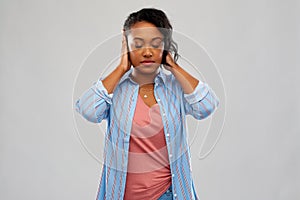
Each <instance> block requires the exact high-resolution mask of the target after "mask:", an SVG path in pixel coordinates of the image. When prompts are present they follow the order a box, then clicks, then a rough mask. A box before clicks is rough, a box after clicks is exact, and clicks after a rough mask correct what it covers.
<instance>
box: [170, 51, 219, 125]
mask: <svg viewBox="0 0 300 200" xmlns="http://www.w3.org/2000/svg"><path fill="white" fill-rule="evenodd" d="M166 62H167V64H168V65H166V66H164V67H165V68H166V69H167V70H169V71H171V72H172V74H173V75H174V76H175V78H176V80H177V81H178V82H179V84H180V86H181V88H182V90H183V94H182V95H183V100H184V108H185V112H186V114H190V115H192V116H193V117H194V118H196V119H204V118H206V117H208V116H209V115H211V114H212V113H213V111H214V110H215V109H216V108H217V107H218V105H219V99H218V97H217V96H216V94H215V93H214V91H213V90H212V89H211V88H210V87H209V86H208V85H207V84H206V83H203V82H202V81H199V80H198V79H196V78H195V77H193V76H192V75H191V74H189V73H188V72H187V71H185V70H184V69H183V68H182V67H180V66H179V65H178V64H177V63H175V62H174V60H173V59H172V57H171V54H170V53H169V54H168V56H167V58H166Z"/></svg>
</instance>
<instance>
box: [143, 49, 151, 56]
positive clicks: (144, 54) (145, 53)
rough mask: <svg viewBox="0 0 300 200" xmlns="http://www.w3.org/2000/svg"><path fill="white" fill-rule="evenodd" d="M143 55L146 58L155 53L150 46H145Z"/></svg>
mask: <svg viewBox="0 0 300 200" xmlns="http://www.w3.org/2000/svg"><path fill="white" fill-rule="evenodd" d="M143 56H144V57H146V58H149V57H152V56H153V53H152V51H151V48H148V47H146V48H144V50H143Z"/></svg>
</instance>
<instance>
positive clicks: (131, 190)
mask: <svg viewBox="0 0 300 200" xmlns="http://www.w3.org/2000/svg"><path fill="white" fill-rule="evenodd" d="M170 185H171V171H170V165H169V158H168V150H167V146H166V140H165V135H164V129H163V124H162V119H161V115H160V111H159V105H158V104H154V105H153V106H152V107H151V108H150V107H149V106H148V105H146V104H145V103H144V101H143V99H142V97H141V96H140V95H138V100H137V105H136V109H135V114H134V117H133V122H132V129H131V135H130V143H129V153H128V168H127V178H126V187H125V195H124V200H140V199H149V200H156V199H158V198H159V197H160V196H161V195H162V194H163V193H164V192H165V191H166V190H167V189H168V188H169V187H170Z"/></svg>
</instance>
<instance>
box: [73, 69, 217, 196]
mask: <svg viewBox="0 0 300 200" xmlns="http://www.w3.org/2000/svg"><path fill="white" fill-rule="evenodd" d="M131 72H132V69H131V70H129V71H128V72H127V73H125V74H124V75H123V77H122V78H121V80H120V81H119V83H118V85H117V87H116V88H115V90H114V93H113V94H108V92H107V90H106V89H105V87H104V86H103V84H102V80H103V78H102V77H101V78H99V79H98V80H97V81H96V82H95V83H94V84H93V85H92V86H91V87H90V88H89V89H88V90H87V91H86V92H84V93H83V94H82V96H81V97H80V98H79V99H77V101H76V103H75V109H76V111H77V112H78V113H79V114H81V115H82V116H83V117H84V118H85V119H86V120H88V121H90V122H93V123H100V122H101V121H102V120H107V129H106V133H105V141H103V142H104V143H105V144H104V154H103V156H104V163H103V165H102V175H101V180H100V184H99V189H98V195H97V200H102V199H110V200H115V199H123V196H124V192H125V184H126V175H127V171H126V170H127V164H128V151H129V139H130V132H131V126H132V119H133V116H134V111H135V106H136V103H137V97H138V90H139V85H138V84H137V83H136V82H134V81H133V80H132V79H131V76H130V75H131ZM154 83H155V84H154V95H155V99H156V101H157V103H158V105H159V108H160V113H161V115H162V121H163V125H164V133H165V139H166V146H167V150H168V155H169V161H170V169H171V174H172V176H171V177H172V191H173V198H174V199H188V200H194V199H198V197H197V194H196V191H195V187H194V183H193V179H192V169H191V157H190V149H189V146H188V142H187V133H186V115H192V116H193V117H194V118H196V119H198V120H201V119H204V118H206V117H208V116H209V115H211V114H212V113H213V111H214V110H215V109H216V108H217V107H218V105H219V99H218V97H217V96H216V95H215V93H214V92H213V90H212V89H211V88H210V87H209V86H208V85H207V84H206V83H204V82H202V81H199V83H198V85H197V87H196V88H195V90H194V91H193V92H192V93H190V94H184V92H183V90H182V88H181V86H180V84H179V82H178V81H177V80H176V78H175V77H174V75H173V74H166V73H164V72H163V70H160V71H159V73H158V75H157V76H156V77H155V80H154Z"/></svg>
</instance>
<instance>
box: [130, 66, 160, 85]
mask: <svg viewBox="0 0 300 200" xmlns="http://www.w3.org/2000/svg"><path fill="white" fill-rule="evenodd" d="M158 73H159V69H157V70H156V71H155V72H153V73H151V74H149V73H147V74H144V73H140V72H139V71H138V70H135V69H133V71H132V78H133V80H134V81H135V82H137V83H138V84H139V85H140V86H142V85H146V84H150V83H154V78H155V77H156V75H157V74H158Z"/></svg>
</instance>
